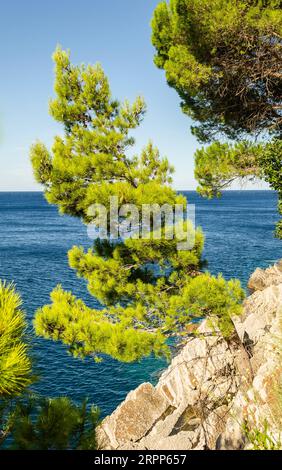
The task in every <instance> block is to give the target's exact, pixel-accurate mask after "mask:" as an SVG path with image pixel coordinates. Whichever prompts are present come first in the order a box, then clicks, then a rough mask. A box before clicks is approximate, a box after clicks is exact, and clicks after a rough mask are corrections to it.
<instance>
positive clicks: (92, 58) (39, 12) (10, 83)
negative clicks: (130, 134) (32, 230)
mask: <svg viewBox="0 0 282 470" xmlns="http://www.w3.org/2000/svg"><path fill="white" fill-rule="evenodd" d="M158 1H159V0H48V1H39V0H25V1H22V0H17V1H16V0H9V1H5V2H2V3H1V28H0V56H1V74H0V90H1V95H0V159H1V172H0V191H14V190H38V189H40V187H39V186H38V185H37V184H36V183H35V182H34V181H33V176H32V172H31V167H30V163H29V147H30V145H31V143H32V142H34V141H35V140H36V139H40V140H42V141H44V142H45V143H46V144H47V145H51V143H52V140H53V136H54V135H55V134H56V133H59V132H61V127H60V126H59V125H58V124H57V123H55V122H53V120H52V119H51V118H50V117H49V115H48V100H49V98H50V97H51V96H52V93H53V63H52V61H51V55H52V52H53V51H54V49H55V47H56V45H57V44H61V45H62V46H63V47H64V48H66V49H70V50H71V59H72V61H73V62H75V63H80V62H84V63H94V62H97V61H98V62H100V63H101V64H102V65H103V67H104V69H105V71H106V73H107V75H108V76H109V79H110V83H111V87H112V92H113V95H114V97H116V98H118V99H120V100H123V99H125V98H128V99H130V100H133V99H134V98H135V96H136V95H138V94H141V95H143V96H144V98H145V100H146V102H147V106H148V112H147V116H146V117H145V120H144V122H143V124H142V126H141V128H140V129H139V130H138V131H137V132H135V137H136V139H137V145H136V150H137V151H138V150H139V149H140V148H142V147H143V146H144V145H145V144H146V143H147V141H148V140H149V139H152V140H153V142H154V143H155V144H156V145H157V146H158V147H159V148H160V150H161V152H162V154H164V155H166V156H168V158H169V160H170V162H171V163H172V164H173V165H174V166H175V169H176V172H175V176H174V180H175V183H174V185H175V187H176V188H177V189H195V187H196V182H195V180H194V177H193V153H194V151H195V149H196V148H197V146H198V144H197V142H196V140H195V139H194V137H193V136H191V133H190V130H189V127H190V122H189V120H188V118H187V117H186V116H184V115H183V114H182V112H181V110H180V107H179V101H180V100H179V98H178V96H177V94H176V92H175V91H174V90H172V89H171V88H169V87H168V85H167V84H166V81H165V78H164V74H163V72H162V71H160V70H158V69H157V68H156V67H155V65H154V63H153V55H154V50H153V47H152V46H151V41H150V35H151V31H150V19H151V17H152V13H153V10H154V7H155V6H156V5H157V4H158Z"/></svg>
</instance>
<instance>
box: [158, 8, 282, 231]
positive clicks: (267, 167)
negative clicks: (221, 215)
mask: <svg viewBox="0 0 282 470" xmlns="http://www.w3.org/2000/svg"><path fill="white" fill-rule="evenodd" d="M152 42H153V45H154V46H155V48H156V55H155V64H156V65H157V66H158V67H159V68H162V69H164V70H165V73H166V79H167V82H168V84H169V85H170V86H172V87H173V88H174V89H175V90H176V91H177V92H178V94H179V96H180V98H181V101H182V102H181V107H182V110H183V112H184V113H186V114H187V115H188V116H189V117H191V118H192V119H193V121H194V123H197V124H196V125H195V124H193V126H192V132H193V133H194V134H195V135H196V137H197V138H198V140H199V141H200V142H203V143H207V142H213V143H212V144H211V146H210V147H207V148H206V147H205V148H203V149H202V150H199V151H197V152H196V155H195V166H196V171H195V176H196V178H197V179H198V181H199V183H200V185H199V188H198V190H199V192H200V193H201V194H203V195H205V196H208V197H212V196H214V195H217V196H218V195H220V192H221V189H223V188H226V187H228V186H229V185H230V183H231V182H233V181H234V180H236V179H237V180H238V179H239V180H244V179H251V180H252V179H255V178H262V179H265V180H266V181H267V182H269V183H270V186H271V188H272V189H274V190H276V191H277V192H278V196H279V201H280V202H279V206H278V209H279V212H280V213H281V214H282V203H281V201H282V178H281V166H282V154H281V144H280V142H281V131H282V92H281V90H282V73H281V63H282V12H281V2H280V1H278V0H267V1H262V0H240V1H237V0H213V1H212V2H211V1H209V0H170V1H168V2H165V1H162V2H161V3H160V4H159V5H158V6H157V8H156V10H155V12H154V16H153V20H152ZM220 137H224V138H225V143H223V144H222V143H221V142H220V141H219V140H217V139H218V138H220ZM226 138H227V139H228V140H227V143H226ZM230 140H231V142H230ZM232 141H233V142H232ZM257 142H259V143H258V144H257ZM276 235H277V236H278V237H281V238H282V221H280V222H279V223H278V225H277V230H276Z"/></svg>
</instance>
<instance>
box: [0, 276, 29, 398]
mask: <svg viewBox="0 0 282 470" xmlns="http://www.w3.org/2000/svg"><path fill="white" fill-rule="evenodd" d="M25 333H26V322H25V318H24V313H23V312H22V310H21V299H20V296H19V295H18V294H17V292H16V291H15V288H14V286H13V285H6V284H5V283H4V282H1V281H0V397H1V398H3V397H12V396H16V395H19V394H20V393H22V391H23V390H24V389H25V388H26V387H28V385H30V383H31V382H32V372H31V360H30V358H29V356H28V348H27V345H26V342H25V339H26V338H25Z"/></svg>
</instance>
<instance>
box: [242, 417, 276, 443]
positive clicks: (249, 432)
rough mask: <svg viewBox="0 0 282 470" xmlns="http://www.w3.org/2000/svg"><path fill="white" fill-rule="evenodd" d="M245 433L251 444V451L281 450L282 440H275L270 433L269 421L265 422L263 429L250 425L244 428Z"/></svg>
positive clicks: (246, 424) (245, 425)
mask: <svg viewBox="0 0 282 470" xmlns="http://www.w3.org/2000/svg"><path fill="white" fill-rule="evenodd" d="M243 431H244V432H245V434H246V437H247V439H248V441H249V443H250V444H251V450H281V449H282V443H281V441H280V439H278V440H277V439H276V438H274V437H273V436H272V435H271V433H270V432H269V426H268V423H267V421H265V422H264V424H263V427H262V429H259V428H256V427H255V428H254V427H250V426H249V424H248V423H245V424H244V426H243Z"/></svg>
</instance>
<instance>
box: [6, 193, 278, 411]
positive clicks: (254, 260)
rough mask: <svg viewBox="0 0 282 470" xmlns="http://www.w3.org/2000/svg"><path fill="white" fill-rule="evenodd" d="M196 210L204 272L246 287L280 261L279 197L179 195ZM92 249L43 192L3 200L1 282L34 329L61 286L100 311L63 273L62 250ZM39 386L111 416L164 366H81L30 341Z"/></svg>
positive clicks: (60, 350) (55, 348)
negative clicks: (8, 284) (257, 272)
mask: <svg viewBox="0 0 282 470" xmlns="http://www.w3.org/2000/svg"><path fill="white" fill-rule="evenodd" d="M184 194H185V195H186V196H187V198H188V201H189V203H192V204H195V205H196V223H197V225H200V226H202V228H203V230H204V232H205V235H206V247H205V253H204V254H205V257H206V259H207V260H208V262H209V265H208V269H209V270H210V271H211V272H212V273H214V274H216V273H218V272H222V273H223V274H224V276H225V277H226V278H230V277H238V278H239V279H240V280H241V281H242V283H243V285H244V286H246V283H247V279H248V277H249V275H250V274H251V272H252V271H253V270H254V269H255V268H256V267H257V266H261V267H266V266H268V265H269V264H272V263H274V262H275V261H276V260H278V259H279V258H282V241H279V240H277V239H275V238H274V236H273V230H274V226H275V222H276V221H277V220H278V218H279V217H278V214H277V210H276V207H277V196H276V194H275V193H274V192H270V191H227V192H224V194H223V197H222V199H219V200H212V201H207V200H205V199H202V198H200V197H199V196H198V195H197V194H196V193H195V192H185V193H184ZM74 244H76V245H83V246H85V247H87V246H89V245H90V244H91V241H90V240H89V239H88V237H87V232H86V228H85V227H84V226H83V225H82V223H81V222H80V221H79V220H76V219H73V218H71V217H67V216H63V217H62V216H60V215H58V212H57V209H56V207H52V206H50V205H48V204H47V203H46V202H45V200H44V198H43V195H42V194H41V193H0V279H6V280H7V281H14V282H15V283H16V285H17V289H18V290H19V292H20V293H21V295H22V298H23V301H24V308H25V311H26V314H27V317H28V320H29V322H30V324H31V322H32V318H33V315H34V312H35V310H36V309H37V308H38V307H40V306H42V305H44V304H45V303H48V301H49V294H50V292H51V290H52V289H53V288H54V287H55V286H56V285H57V284H62V286H63V287H64V289H69V290H72V291H73V292H74V293H75V294H76V295H77V296H79V297H81V298H83V299H84V300H85V301H86V302H87V303H88V305H89V306H93V307H95V306H97V304H96V302H95V299H93V297H91V296H90V295H89V294H88V293H87V289H86V285H85V283H84V281H82V280H79V279H77V277H76V274H75V272H74V271H72V270H71V269H70V268H69V267H68V262H67V251H68V250H69V249H70V248H71V247H72V246H73V245H74ZM33 355H34V361H35V366H36V369H37V372H38V373H39V376H40V380H39V381H38V382H37V383H36V385H35V386H34V389H35V390H36V391H37V392H40V393H42V394H44V395H46V396H53V397H55V396H62V395H68V396H70V397H72V398H73V399H74V400H75V401H78V400H81V399H83V398H85V397H86V396H87V397H88V398H89V401H90V402H91V403H95V404H97V405H99V406H100V407H101V410H102V415H106V414H108V413H110V412H111V411H112V410H113V409H114V408H115V407H116V406H117V405H118V404H119V403H120V402H121V401H122V400H123V399H124V397H125V396H126V394H127V393H128V392H129V391H130V390H132V389H133V388H135V387H136V386H138V385H139V384H140V383H141V382H144V381H151V382H153V383H154V382H156V380H157V377H158V374H159V371H160V370H161V369H162V368H163V367H164V366H165V363H164V361H160V360H158V361H157V360H155V359H153V358H149V359H145V360H143V361H142V362H141V363H137V364H121V363H118V362H117V361H114V360H112V359H110V358H107V359H106V360H105V361H104V362H102V363H101V364H96V363H94V361H93V360H91V359H86V360H84V361H81V360H80V359H74V358H73V357H71V356H69V355H68V354H67V351H66V349H65V348H64V346H62V345H60V344H59V343H53V342H51V341H46V340H43V339H41V338H34V340H33Z"/></svg>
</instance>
